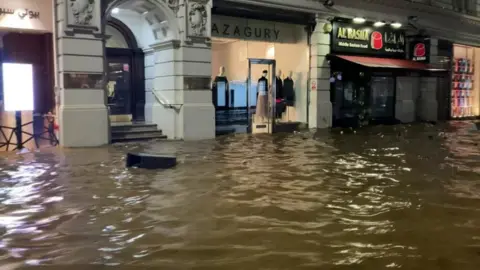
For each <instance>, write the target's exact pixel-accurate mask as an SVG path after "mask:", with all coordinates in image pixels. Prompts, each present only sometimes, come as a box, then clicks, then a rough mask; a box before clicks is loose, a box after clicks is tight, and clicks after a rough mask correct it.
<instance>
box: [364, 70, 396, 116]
mask: <svg viewBox="0 0 480 270" xmlns="http://www.w3.org/2000/svg"><path fill="white" fill-rule="evenodd" d="M370 97H371V99H370V104H371V111H372V113H371V118H372V121H374V122H391V121H393V119H394V118H395V79H394V78H393V77H372V88H371V94H370Z"/></svg>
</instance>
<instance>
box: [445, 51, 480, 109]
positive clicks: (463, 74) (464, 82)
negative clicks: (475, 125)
mask: <svg viewBox="0 0 480 270" xmlns="http://www.w3.org/2000/svg"><path fill="white" fill-rule="evenodd" d="M453 57H454V59H453V67H452V91H451V116H452V117H453V118H465V117H473V116H479V115H480V109H479V107H480V106H479V105H480V104H479V103H480V87H479V84H478V83H477V81H478V79H480V76H479V75H480V73H479V72H478V69H476V68H475V67H476V66H477V65H478V64H480V48H475V47H468V46H463V45H454V51H453Z"/></svg>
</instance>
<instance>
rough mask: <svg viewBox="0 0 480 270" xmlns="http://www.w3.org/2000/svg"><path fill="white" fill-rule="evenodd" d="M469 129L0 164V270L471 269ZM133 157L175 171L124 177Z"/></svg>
mask: <svg viewBox="0 0 480 270" xmlns="http://www.w3.org/2000/svg"><path fill="white" fill-rule="evenodd" d="M468 127H469V126H467V124H464V123H452V124H449V125H444V126H428V125H414V126H397V127H374V128H369V129H365V130H362V131H358V132H356V133H352V132H345V133H343V134H340V133H338V132H334V133H326V132H325V133H316V134H314V133H308V132H306V133H300V134H290V135H282V134H278V135H274V136H247V135H237V136H230V137H223V138H219V139H217V140H212V141H205V142H196V143H193V142H188V143H185V142H155V143H133V144H119V145H113V146H110V147H105V148H99V149H75V150H58V149H57V150H42V152H37V153H33V154H24V155H2V156H1V157H0V164H1V165H0V166H1V170H0V269H23V268H25V267H27V268H29V267H33V268H34V269H35V268H42V269H104V267H105V266H114V267H113V268H114V269H212V270H215V269H218V270H224V269H225V270H227V269H228V270H237V269H238V270H244V269H375V270H380V269H422V270H434V269H435V270H437V269H452V270H453V269H455V270H457V269H462V270H469V269H472V270H473V269H475V270H477V269H479V266H480V146H479V143H480V133H478V132H477V133H473V132H469V131H468V130H467V129H468ZM138 149H144V150H145V151H151V152H161V153H171V154H175V155H177V156H178V157H179V160H180V162H181V163H180V164H179V166H178V167H177V168H175V169H172V170H167V171H145V170H140V169H125V167H124V162H125V161H124V156H125V153H126V152H127V151H130V150H138ZM42 266H43V267H42ZM2 267H3V268H2Z"/></svg>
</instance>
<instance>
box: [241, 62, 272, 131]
mask: <svg viewBox="0 0 480 270" xmlns="http://www.w3.org/2000/svg"><path fill="white" fill-rule="evenodd" d="M275 66H276V62H275V60H271V59H257V58H249V59H248V81H247V109H248V118H249V119H248V123H249V131H251V132H252V133H273V132H274V131H275V122H276V119H275V115H276V113H275V107H276V97H275V96H276V87H275V70H276V68H275Z"/></svg>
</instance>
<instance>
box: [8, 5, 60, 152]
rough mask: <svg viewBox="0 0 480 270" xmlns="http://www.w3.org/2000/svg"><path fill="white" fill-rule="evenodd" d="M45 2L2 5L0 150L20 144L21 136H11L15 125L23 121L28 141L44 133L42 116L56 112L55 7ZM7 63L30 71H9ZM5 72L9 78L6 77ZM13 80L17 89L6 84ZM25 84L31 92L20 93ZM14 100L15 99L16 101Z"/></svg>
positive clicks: (24, 138) (25, 137) (24, 137)
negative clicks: (13, 89) (10, 89)
mask: <svg viewBox="0 0 480 270" xmlns="http://www.w3.org/2000/svg"><path fill="white" fill-rule="evenodd" d="M45 2H46V3H42V4H39V1H35V0H10V1H1V4H0V125H1V129H2V132H3V134H4V136H2V137H3V138H1V139H0V145H1V147H0V148H1V150H6V149H8V148H9V149H13V148H14V147H12V145H11V144H16V143H17V141H16V140H17V138H18V137H16V136H9V134H10V133H11V132H12V128H14V127H17V126H19V123H22V125H24V126H23V127H21V128H20V129H21V130H22V131H23V132H27V133H26V134H23V139H22V141H23V140H28V139H29V138H30V137H32V136H33V135H32V134H37V133H38V132H42V128H43V126H42V124H43V120H44V119H43V118H42V115H43V114H46V113H48V112H54V111H55V94H54V85H55V66H54V59H55V56H54V55H55V54H54V45H53V44H54V39H53V10H54V8H53V1H45ZM7 65H8V66H12V65H16V66H17V67H18V68H21V67H23V68H25V69H24V70H28V73H21V74H16V73H15V72H10V71H8V70H7V68H6V66H7ZM4 67H5V70H4ZM4 72H5V74H7V73H8V74H9V75H8V77H9V78H7V76H6V77H4V76H3V74H4ZM12 80H13V83H14V84H16V87H18V89H17V90H18V91H15V92H11V91H9V90H8V87H5V85H8V84H9V82H12ZM25 83H27V84H28V85H29V86H28V87H26V88H28V89H29V91H26V92H24V94H22V95H19V94H18V92H21V89H20V88H21V86H22V85H24V84H25ZM22 89H23V88H22ZM12 100H16V102H15V104H14V103H13V102H12ZM37 116H38V117H37ZM37 118H38V119H37ZM33 122H35V129H34V125H33V124H32V123H33ZM37 122H38V125H37ZM37 127H38V130H37ZM20 129H19V130H20ZM37 131H38V132H37ZM8 137H9V138H10V139H8ZM21 137H22V136H20V138H21ZM30 143H33V141H31V142H30Z"/></svg>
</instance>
